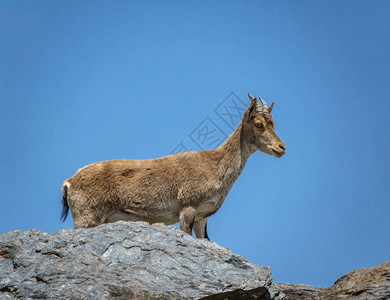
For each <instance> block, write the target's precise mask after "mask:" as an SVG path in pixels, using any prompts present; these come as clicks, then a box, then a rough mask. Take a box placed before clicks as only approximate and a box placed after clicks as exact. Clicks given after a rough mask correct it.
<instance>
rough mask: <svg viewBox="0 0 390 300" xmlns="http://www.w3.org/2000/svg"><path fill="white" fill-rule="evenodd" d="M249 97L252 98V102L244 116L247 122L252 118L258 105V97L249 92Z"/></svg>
mask: <svg viewBox="0 0 390 300" xmlns="http://www.w3.org/2000/svg"><path fill="white" fill-rule="evenodd" d="M248 97H249V99H251V101H252V103H251V104H250V105H249V107H248V108H247V110H246V112H245V114H244V116H245V119H246V121H247V122H249V121H250V120H251V119H252V116H253V114H254V113H255V111H256V107H257V105H258V102H257V99H256V98H255V97H253V96H252V95H251V94H248Z"/></svg>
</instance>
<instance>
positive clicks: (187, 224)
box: [180, 206, 196, 235]
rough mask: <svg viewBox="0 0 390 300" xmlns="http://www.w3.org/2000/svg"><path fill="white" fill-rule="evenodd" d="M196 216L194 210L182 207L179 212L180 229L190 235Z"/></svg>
mask: <svg viewBox="0 0 390 300" xmlns="http://www.w3.org/2000/svg"><path fill="white" fill-rule="evenodd" d="M195 216H196V210H195V208H193V207H191V206H187V207H184V208H183V209H182V210H181V211H180V229H181V230H183V231H184V232H187V233H188V234H189V235H192V227H193V226H194V221H195Z"/></svg>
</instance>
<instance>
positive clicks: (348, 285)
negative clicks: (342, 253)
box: [270, 262, 390, 300]
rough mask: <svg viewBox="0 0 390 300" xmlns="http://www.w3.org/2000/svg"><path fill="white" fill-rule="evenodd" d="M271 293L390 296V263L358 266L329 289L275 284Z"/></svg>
mask: <svg viewBox="0 0 390 300" xmlns="http://www.w3.org/2000/svg"><path fill="white" fill-rule="evenodd" d="M270 293H271V295H272V296H273V297H275V299H277V300H282V299H283V300H288V299H294V300H295V299H321V300H337V299H354V300H363V299H364V300H366V299H383V300H384V299H390V262H386V263H384V264H382V265H380V266H377V267H372V268H367V269H364V268H362V269H356V270H354V271H352V272H350V273H348V274H347V275H344V276H342V277H341V278H339V279H338V280H337V281H336V282H335V283H334V284H333V285H332V286H330V287H327V288H316V287H312V286H307V285H301V284H284V283H273V284H272V287H271V288H270Z"/></svg>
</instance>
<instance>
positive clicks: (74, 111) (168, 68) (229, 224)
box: [0, 1, 390, 286]
mask: <svg viewBox="0 0 390 300" xmlns="http://www.w3.org/2000/svg"><path fill="white" fill-rule="evenodd" d="M389 12H390V2H388V1H322V2H319V1H283V2H269V1H245V2H239V1H207V2H206V1H187V2H183V1H170V2H166V1H150V2H142V3H137V2H130V1H115V2H112V1H100V2H99V1H98V2H94V1H83V2H82V3H80V2H79V1H66V2H61V1H34V2H33V1H17V2H15V1H2V2H1V3H0V41H1V42H0V57H1V59H0V125H1V131H0V138H1V140H0V142H1V147H0V182H1V184H0V207H1V209H0V233H4V232H7V231H11V230H15V229H20V230H27V229H33V228H34V229H39V230H42V231H47V232H55V231H58V230H60V229H62V228H73V222H72V219H71V218H68V220H67V221H66V222H65V223H61V222H60V220H59V215H60V212H61V205H60V200H61V197H62V192H61V186H62V183H63V181H64V180H65V179H66V178H69V177H71V176H73V174H74V173H75V172H76V171H77V169H79V168H81V167H83V166H85V165H87V164H90V163H93V162H96V161H100V160H109V159H120V158H133V159H144V158H156V157H161V156H165V155H168V154H170V153H171V152H172V151H173V150H174V149H177V146H178V145H180V144H181V145H182V146H183V145H184V146H185V148H187V149H193V150H200V149H201V148H204V149H207V148H214V146H216V145H217V144H218V138H219V139H220V138H223V137H224V136H226V135H229V134H230V133H232V132H233V130H232V129H231V127H230V126H229V125H228V123H225V121H226V120H228V116H227V115H223V114H222V113H221V111H220V110H219V109H225V108H227V109H228V110H229V109H230V108H229V107H232V106H234V105H233V103H236V104H237V105H239V103H241V105H244V104H242V103H245V105H249V99H248V98H247V96H246V95H247V93H248V92H251V93H252V95H254V96H256V97H262V98H263V99H265V100H266V101H267V102H269V104H270V103H271V102H273V101H274V102H275V107H274V110H273V116H274V119H275V122H276V131H277V133H278V135H279V136H280V137H281V139H282V140H283V141H284V142H285V144H286V146H287V154H286V155H285V156H284V157H283V158H281V159H277V158H274V157H271V156H268V155H265V154H263V153H260V152H258V153H255V154H254V155H253V156H251V158H250V159H249V161H248V163H247V165H246V168H245V169H244V172H243V173H242V175H241V176H240V178H239V179H238V180H237V182H236V183H235V185H234V186H233V188H232V190H231V192H230V194H229V195H228V197H227V199H226V201H225V203H224V205H223V206H222V208H221V209H220V210H219V211H218V212H217V213H216V214H215V215H214V216H213V217H211V218H210V219H209V224H208V231H209V235H210V238H211V239H212V240H213V241H215V242H217V243H218V244H220V245H222V246H224V247H226V248H229V249H231V250H233V251H235V252H237V253H239V254H242V255H244V256H245V257H247V258H248V259H249V260H250V261H251V262H253V263H256V264H259V265H268V266H271V269H272V273H273V276H274V280H275V281H277V282H289V283H304V284H311V285H316V286H328V285H331V284H332V283H333V282H334V281H335V280H336V279H337V278H338V277H339V276H341V275H343V274H345V273H347V272H349V271H351V270H353V269H355V268H360V267H371V266H374V265H378V264H381V263H383V262H385V261H388V260H390V239H389V238H388V237H389V231H390V218H389V211H390V201H389V200H390V194H389V186H388V184H389V173H388V170H389V167H390V165H389V158H388V157H387V152H388V148H389V147H390V140H389V128H390V121H389V112H390V110H389V108H390V105H389V94H390V85H389V79H390V76H389V75H390V74H389V72H390V71H389V70H390V56H389V53H390V47H389V46H390V39H389V36H390V32H389V29H390V24H389V23H390V13H389ZM233 111H234V109H233V110H231V111H230V113H231V114H233ZM225 113H226V110H225ZM218 114H219V115H218ZM220 116H224V117H222V118H221V117H220ZM224 118H225V119H224ZM232 119H233V123H234V122H236V121H237V120H238V118H237V117H232ZM206 125H207V126H208V127H207V128H208V129H210V131H211V130H216V131H214V133H215V134H216V135H215V136H214V138H213V139H211V140H210V143H209V144H210V145H209V144H205V143H202V140H199V139H198V140H197V136H198V135H197V134H196V133H197V132H198V131H197V130H199V129H202V128H204V126H206ZM202 126H203V127H202ZM194 133H195V134H194ZM212 142H213V143H214V144H213V143H212Z"/></svg>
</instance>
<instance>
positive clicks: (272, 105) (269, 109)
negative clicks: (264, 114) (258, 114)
mask: <svg viewBox="0 0 390 300" xmlns="http://www.w3.org/2000/svg"><path fill="white" fill-rule="evenodd" d="M273 107H274V103H273V102H272V104H271V106H270V107H268V112H269V113H271V111H272V108H273Z"/></svg>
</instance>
